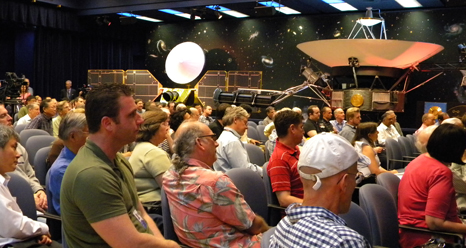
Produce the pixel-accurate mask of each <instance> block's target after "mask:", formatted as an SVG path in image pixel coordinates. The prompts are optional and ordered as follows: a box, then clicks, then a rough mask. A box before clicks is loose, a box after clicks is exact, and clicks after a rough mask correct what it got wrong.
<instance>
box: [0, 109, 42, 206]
mask: <svg viewBox="0 0 466 248" xmlns="http://www.w3.org/2000/svg"><path fill="white" fill-rule="evenodd" d="M12 120H13V118H11V116H10V115H9V114H8V111H7V110H6V108H5V105H3V103H0V125H2V126H8V127H11V121H12ZM16 152H17V153H18V154H19V155H20V157H19V158H18V164H17V166H16V170H15V173H17V174H18V175H20V176H22V177H23V178H24V179H26V180H27V181H28V183H29V185H30V186H31V188H32V191H33V192H34V201H35V203H36V209H37V210H39V211H42V212H44V211H45V210H47V196H46V194H45V191H44V188H43V187H42V185H40V182H39V179H37V177H36V173H35V171H34V168H32V166H31V164H30V163H29V159H28V153H27V152H26V149H25V148H24V147H23V146H22V145H21V144H20V143H18V146H17V148H16Z"/></svg>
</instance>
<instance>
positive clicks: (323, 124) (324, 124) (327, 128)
mask: <svg viewBox="0 0 466 248" xmlns="http://www.w3.org/2000/svg"><path fill="white" fill-rule="evenodd" d="M320 128H321V129H322V132H329V133H333V131H334V130H333V125H332V123H330V121H327V120H325V119H322V120H321V121H320Z"/></svg>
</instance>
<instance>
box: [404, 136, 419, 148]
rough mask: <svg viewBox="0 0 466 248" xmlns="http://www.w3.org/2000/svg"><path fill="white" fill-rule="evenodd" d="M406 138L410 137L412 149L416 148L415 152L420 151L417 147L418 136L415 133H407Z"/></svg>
mask: <svg viewBox="0 0 466 248" xmlns="http://www.w3.org/2000/svg"><path fill="white" fill-rule="evenodd" d="M406 138H408V139H409V141H410V142H409V143H410V144H411V146H412V149H413V150H414V152H415V153H419V151H418V150H417V148H416V140H417V137H416V136H414V135H412V134H408V135H406Z"/></svg>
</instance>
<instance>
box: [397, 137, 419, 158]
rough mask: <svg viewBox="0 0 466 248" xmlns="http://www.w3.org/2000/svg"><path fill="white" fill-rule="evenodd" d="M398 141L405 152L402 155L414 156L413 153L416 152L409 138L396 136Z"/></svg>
mask: <svg viewBox="0 0 466 248" xmlns="http://www.w3.org/2000/svg"><path fill="white" fill-rule="evenodd" d="M398 143H400V144H401V146H402V147H403V148H404V149H405V151H406V154H405V155H404V156H415V155H414V153H415V152H416V151H415V150H414V149H413V148H414V146H412V145H411V141H410V140H409V138H406V137H404V136H400V137H398Z"/></svg>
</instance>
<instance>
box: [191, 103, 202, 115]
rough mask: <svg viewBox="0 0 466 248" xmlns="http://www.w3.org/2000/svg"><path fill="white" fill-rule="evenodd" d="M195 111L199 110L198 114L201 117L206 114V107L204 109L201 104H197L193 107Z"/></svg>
mask: <svg viewBox="0 0 466 248" xmlns="http://www.w3.org/2000/svg"><path fill="white" fill-rule="evenodd" d="M193 107H194V108H195V109H197V112H199V115H200V116H201V115H202V114H203V113H204V107H202V105H201V104H199V103H196V104H194V106H193Z"/></svg>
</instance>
